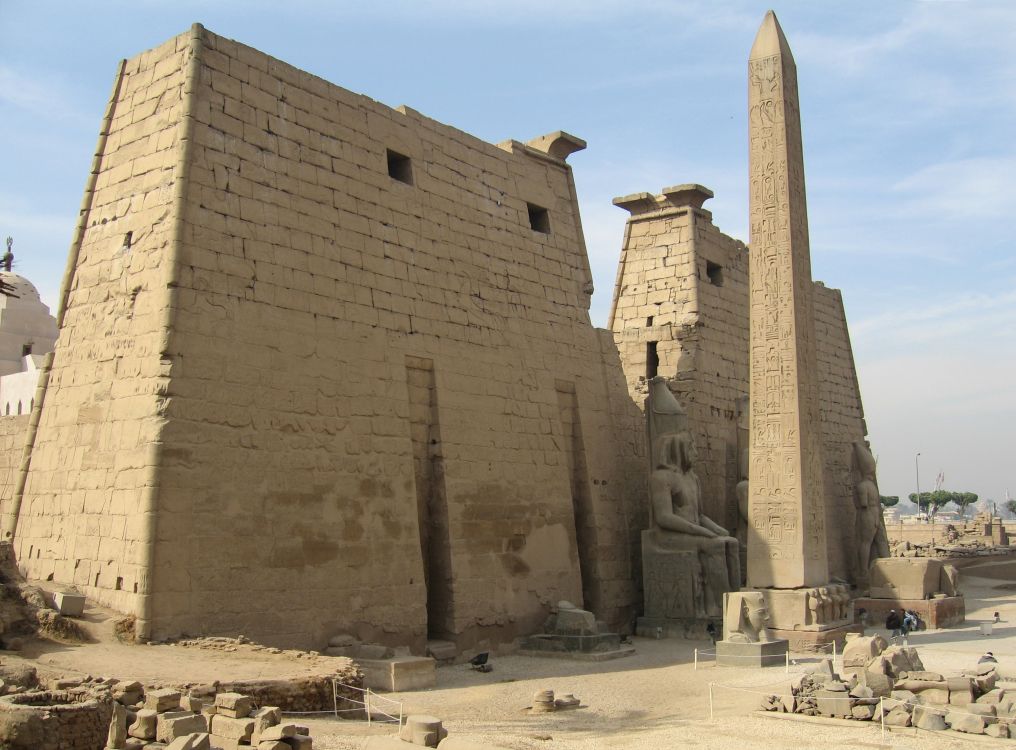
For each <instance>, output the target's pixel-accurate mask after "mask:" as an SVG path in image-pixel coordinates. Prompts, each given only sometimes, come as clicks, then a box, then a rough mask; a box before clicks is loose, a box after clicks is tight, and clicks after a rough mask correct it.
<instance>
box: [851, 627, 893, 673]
mask: <svg viewBox="0 0 1016 750" xmlns="http://www.w3.org/2000/svg"><path fill="white" fill-rule="evenodd" d="M888 645H889V644H888V643H887V642H886V640H885V638H883V637H882V636H880V635H872V636H858V637H856V638H851V639H850V640H848V641H847V645H846V646H845V647H844V649H843V668H844V669H858V670H863V669H864V668H865V667H867V666H868V664H869V663H870V662H871V660H872V659H874V658H875V657H876V656H879V655H880V654H881V653H882V652H883V651H885V649H886V647H887V646H888Z"/></svg>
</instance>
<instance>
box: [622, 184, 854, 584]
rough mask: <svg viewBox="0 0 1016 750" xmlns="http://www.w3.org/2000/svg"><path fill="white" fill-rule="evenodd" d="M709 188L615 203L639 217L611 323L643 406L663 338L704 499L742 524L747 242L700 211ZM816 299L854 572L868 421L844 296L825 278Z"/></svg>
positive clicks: (831, 500) (844, 540)
mask: <svg viewBox="0 0 1016 750" xmlns="http://www.w3.org/2000/svg"><path fill="white" fill-rule="evenodd" d="M711 196H712V192H711V191H709V190H708V189H707V188H703V187H702V186H700V185H678V186H676V187H673V188H666V189H665V190H664V191H663V193H662V194H661V195H658V196H656V195H652V194H650V193H638V194H635V195H630V196H625V197H623V198H618V199H617V200H615V201H614V202H615V204H616V205H618V206H620V207H621V208H624V209H625V210H627V211H629V212H630V213H631V216H630V217H629V220H628V223H627V226H626V229H625V239H624V245H623V247H622V250H621V260H620V263H619V268H618V276H617V285H616V287H615V290H614V303H613V313H612V316H611V321H610V323H609V327H610V329H611V331H612V332H613V335H614V340H615V342H616V343H617V347H618V350H619V352H620V355H621V361H622V365H623V367H624V373H625V380H626V383H627V385H628V389H629V392H630V393H631V396H632V398H633V399H634V400H635V401H636V402H637V403H638V404H642V402H643V399H644V397H645V392H646V380H647V378H646V376H647V374H648V369H647V364H648V363H647V354H648V352H649V344H650V343H653V342H655V344H656V346H655V349H656V353H657V356H658V358H659V362H658V367H657V374H659V375H663V376H665V377H667V378H671V379H672V380H671V388H672V389H673V390H674V392H675V394H676V395H677V397H678V399H679V400H680V401H681V403H682V404H683V405H684V406H685V408H686V409H687V411H688V418H689V422H690V424H691V427H692V430H693V433H694V435H695V440H696V446H697V447H698V451H699V465H698V469H697V473H698V475H699V478H700V480H701V482H702V487H703V496H704V507H705V508H706V509H707V512H708V514H709V515H710V517H712V518H714V519H715V520H716V521H717V522H718V523H720V524H721V525H724V526H726V527H727V528H728V529H731V530H733V529H735V528H736V524H737V505H736V495H735V492H734V488H735V485H736V484H737V481H738V466H737V452H738V416H739V406H738V404H739V399H741V398H744V397H746V396H747V394H748V335H749V327H748V249H747V247H746V246H745V245H744V244H743V243H741V242H738V241H737V240H734V239H733V238H731V237H729V236H727V235H725V234H723V233H722V232H721V231H720V230H719V229H718V228H717V227H716V226H715V225H714V224H713V223H712V214H711V213H710V212H709V211H707V210H705V209H704V208H702V204H703V202H704V201H705V200H707V199H708V198H710V197H711ZM813 306H814V311H815V328H816V340H817V359H818V376H819V405H820V418H821V424H822V433H821V434H822V441H823V461H824V481H825V483H826V503H827V506H826V518H827V524H826V528H827V535H828V554H829V568H830V573H831V574H832V575H834V576H837V577H840V578H844V579H848V580H850V579H852V576H853V560H854V548H853V536H854V505H853V485H854V483H855V482H856V481H857V477H856V476H855V475H854V474H852V471H853V466H852V463H851V460H852V459H851V455H852V454H851V443H852V442H853V441H854V440H862V439H864V436H865V433H866V430H865V426H864V416H863V411H862V407H861V398H860V392H859V390H858V385H857V377H856V374H855V369H854V361H853V355H852V352H851V348H850V336H849V333H848V330H847V324H846V319H845V316H844V313H843V303H842V300H841V297H840V293H839V292H838V291H837V290H835V289H829V288H827V287H825V286H824V285H823V284H822V283H821V282H817V283H815V285H814V294H813ZM650 317H652V321H651V323H650V320H649V319H650ZM745 429H746V426H745Z"/></svg>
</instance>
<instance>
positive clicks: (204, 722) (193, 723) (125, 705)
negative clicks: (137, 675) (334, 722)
mask: <svg viewBox="0 0 1016 750" xmlns="http://www.w3.org/2000/svg"><path fill="white" fill-rule="evenodd" d="M111 697H112V699H113V701H114V707H113V717H112V719H111V720H110V724H109V737H108V739H107V741H106V748H107V750H123V749H129V750H142V749H143V748H147V749H148V750H155V749H156V748H159V749H160V750H161V749H162V748H165V749H166V750H237V749H238V748H243V747H252V748H258V750H312V748H313V740H312V739H311V737H310V730H309V729H307V727H305V726H302V725H300V724H294V723H289V722H284V721H283V719H282V711H281V710H280V709H279V708H278V707H275V706H264V707H261V708H258V707H256V706H255V704H254V701H253V700H252V699H251V698H250V697H249V696H246V695H241V694H240V693H217V694H215V695H214V696H212V697H210V698H206V697H204V696H198V695H195V694H194V693H190V694H187V693H182V692H180V691H178V690H174V689H172V688H163V689H159V690H148V691H147V692H145V691H143V689H142V687H141V685H140V684H139V683H137V682H130V683H118V684H117V685H115V686H114V687H113V690H112V694H111Z"/></svg>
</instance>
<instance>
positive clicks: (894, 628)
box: [885, 609, 921, 638]
mask: <svg viewBox="0 0 1016 750" xmlns="http://www.w3.org/2000/svg"><path fill="white" fill-rule="evenodd" d="M920 624H921V620H920V618H919V617H918V616H917V613H916V612H914V611H913V610H912V609H905V610H903V614H902V616H901V615H900V613H899V612H897V611H896V610H895V609H890V610H889V614H888V615H887V616H886V618H885V629H886V630H888V631H890V632H891V633H892V637H893V638H897V637H899V636H903V637H904V638H906V637H907V635H908V634H909V633H911V632H913V631H914V630H917V629H918V627H920Z"/></svg>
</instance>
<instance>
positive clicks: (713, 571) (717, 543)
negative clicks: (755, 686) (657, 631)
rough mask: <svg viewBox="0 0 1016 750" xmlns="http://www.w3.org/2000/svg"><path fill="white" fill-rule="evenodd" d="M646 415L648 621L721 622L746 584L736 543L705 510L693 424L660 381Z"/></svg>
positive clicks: (654, 382)
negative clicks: (726, 599)
mask: <svg viewBox="0 0 1016 750" xmlns="http://www.w3.org/2000/svg"><path fill="white" fill-rule="evenodd" d="M647 412H648V419H649V440H650V457H651V460H652V464H651V471H650V474H649V496H650V501H651V508H650V509H651V517H652V528H651V529H650V530H649V531H648V532H646V533H643V535H642V544H643V566H644V575H645V577H646V581H645V595H646V615H647V617H663V618H675V617H677V618H689V617H690V618H694V619H705V618H716V617H722V615H723V595H724V594H725V593H726V592H728V591H737V590H738V589H739V588H740V585H741V581H740V562H739V545H738V542H737V540H736V539H734V538H733V537H731V536H730V535H729V534H728V532H727V530H726V529H724V528H723V527H721V526H720V525H719V524H717V523H715V522H714V521H713V520H712V519H710V518H709V517H708V516H707V515H706V514H705V513H704V512H703V509H702V501H703V498H702V487H701V484H700V482H699V478H698V476H697V475H696V474H695V468H694V466H695V460H696V457H697V456H696V451H695V444H694V441H693V439H692V435H691V432H690V430H689V428H688V418H687V415H686V414H685V412H684V410H683V409H682V408H681V405H680V404H679V403H678V402H677V399H676V398H675V397H674V394H673V393H671V391H670V388H668V387H667V383H666V381H665V380H664V379H663V378H660V377H656V378H653V380H652V382H651V384H650V390H649V398H648V403H647ZM668 577H669V578H677V579H679V580H670V581H668V580H666V579H667V578H668Z"/></svg>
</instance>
